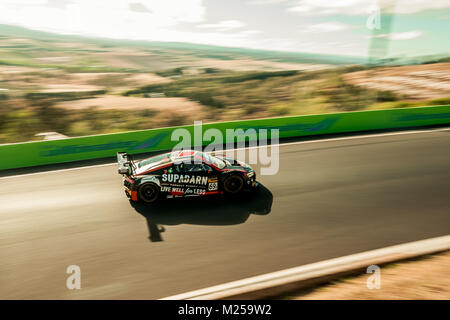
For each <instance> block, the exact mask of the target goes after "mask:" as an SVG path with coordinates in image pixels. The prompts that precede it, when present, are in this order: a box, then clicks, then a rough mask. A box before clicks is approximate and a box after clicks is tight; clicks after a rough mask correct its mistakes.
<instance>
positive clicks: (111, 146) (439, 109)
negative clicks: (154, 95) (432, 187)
mask: <svg viewBox="0 0 450 320" xmlns="http://www.w3.org/2000/svg"><path fill="white" fill-rule="evenodd" d="M439 124H450V106H433V107H418V108H404V109H391V110H376V111H358V112H345V113H334V114H321V115H309V116H296V117H281V118H266V119H257V120H242V121H231V122H221V123H208V124H203V128H202V129H203V132H204V131H205V130H207V129H210V128H216V129H219V130H220V131H221V132H222V134H223V135H224V136H225V134H226V131H225V130H226V129H238V128H241V129H243V130H247V129H249V128H254V129H256V130H257V131H258V130H259V129H268V131H270V129H278V130H279V137H280V138H288V137H301V136H311V135H321V134H332V133H345V132H356V131H368V130H379V129H394V128H406V127H419V126H429V125H439ZM176 128H185V129H187V130H188V131H189V132H190V133H191V135H192V136H193V132H194V126H193V125H189V126H180V127H171V128H161V129H150V130H141V131H132V132H124V133H114V134H103V135H95V136H86V137H77V138H68V139H62V140H53V141H36V142H25V143H15V144H5V145H0V159H1V160H0V161H1V162H0V170H5V169H13V168H21V167H31V166H38V165H45V164H55V163H63V162H71V161H78V160H88V159H96V158H105V157H111V156H115V154H116V152H117V151H126V152H129V153H131V154H138V153H144V152H150V151H160V150H170V149H172V148H173V147H174V146H175V145H176V144H177V143H178V141H172V140H171V134H172V131H173V130H174V129H176ZM207 144H209V141H205V142H204V145H207Z"/></svg>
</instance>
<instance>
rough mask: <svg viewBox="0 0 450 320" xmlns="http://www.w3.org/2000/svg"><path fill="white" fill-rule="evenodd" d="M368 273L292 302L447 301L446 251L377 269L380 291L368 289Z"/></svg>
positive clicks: (449, 259) (449, 267) (449, 257)
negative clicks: (379, 270) (378, 271)
mask: <svg viewBox="0 0 450 320" xmlns="http://www.w3.org/2000/svg"><path fill="white" fill-rule="evenodd" d="M371 275H372V274H364V275H361V276H358V277H354V278H348V279H343V280H340V281H338V282H337V283H334V284H331V285H328V286H324V287H320V288H318V289H316V290H314V291H313V292H311V293H308V294H306V295H300V296H296V297H294V298H293V299H296V300H384V299H387V300H399V299H401V300H404V299H407V300H429V299H431V300H447V299H450V252H446V253H442V254H438V255H435V256H431V257H426V258H423V259H420V260H415V261H407V262H402V263H398V264H392V265H388V266H385V267H382V268H381V274H380V275H381V278H380V280H381V281H380V289H372V290H370V289H368V288H367V285H366V282H367V280H368V278H369V277H370V276H371Z"/></svg>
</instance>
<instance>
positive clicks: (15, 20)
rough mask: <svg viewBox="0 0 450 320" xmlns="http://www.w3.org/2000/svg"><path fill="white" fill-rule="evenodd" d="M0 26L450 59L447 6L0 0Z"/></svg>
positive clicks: (369, 0)
mask: <svg viewBox="0 0 450 320" xmlns="http://www.w3.org/2000/svg"><path fill="white" fill-rule="evenodd" d="M378 12H380V13H381V14H382V17H392V19H391V20H390V21H391V24H390V28H387V26H389V24H387V23H385V22H386V21H388V20H385V19H383V18H382V19H381V20H377V13H378ZM377 21H380V23H378V22H377ZM0 24H10V25H17V26H22V27H27V28H30V29H35V30H42V31H50V32H56V33H63V34H77V35H85V36H96V37H105V38H115V39H132V40H152V41H177V42H190V43H202V44H211V45H219V46H230V47H245V48H255V49H268V50H281V51H294V52H308V53H322V54H338V55H351V56H360V57H365V56H367V55H368V52H369V49H368V48H369V45H370V42H371V41H373V40H376V39H384V40H389V47H388V51H387V52H386V53H385V54H386V55H387V56H395V57H402V56H421V55H432V54H450V41H449V40H450V36H449V30H450V0H433V1H426V0H392V1H388V0H334V1H333V0H0Z"/></svg>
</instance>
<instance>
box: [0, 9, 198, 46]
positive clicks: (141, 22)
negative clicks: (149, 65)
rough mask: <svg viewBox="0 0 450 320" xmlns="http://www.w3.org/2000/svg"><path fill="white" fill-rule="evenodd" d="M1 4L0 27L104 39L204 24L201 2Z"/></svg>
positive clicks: (151, 33) (149, 33)
mask: <svg viewBox="0 0 450 320" xmlns="http://www.w3.org/2000/svg"><path fill="white" fill-rule="evenodd" d="M55 3H56V2H55V1H51V2H48V1H47V0H1V1H0V23H3V24H13V25H21V26H25V27H29V28H33V29H40V30H45V31H55V32H59V33H74V34H82V35H96V36H104V37H116V38H117V37H119V38H120V37H124V38H127V37H131V38H132V37H134V36H135V35H136V34H140V35H142V34H146V35H147V37H148V36H149V35H153V34H156V33H158V32H162V29H164V28H168V27H174V26H176V25H178V24H180V23H199V22H203V21H204V20H205V14H206V9H205V6H204V5H203V0H189V1H186V0H165V1H160V0H114V1H108V0H95V1H92V0H70V1H69V0H64V1H61V2H60V3H59V5H55Z"/></svg>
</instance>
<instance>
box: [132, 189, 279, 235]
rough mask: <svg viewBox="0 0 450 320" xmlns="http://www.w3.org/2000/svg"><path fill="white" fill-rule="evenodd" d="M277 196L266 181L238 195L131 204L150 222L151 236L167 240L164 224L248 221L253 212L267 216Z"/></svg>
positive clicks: (233, 223) (212, 224)
mask: <svg viewBox="0 0 450 320" xmlns="http://www.w3.org/2000/svg"><path fill="white" fill-rule="evenodd" d="M272 201H273V196H272V193H271V192H270V190H269V189H267V188H266V187H264V186H263V185H262V184H260V185H259V187H258V188H257V189H256V190H254V191H253V192H248V193H243V194H242V195H239V196H235V197H225V196H222V195H220V196H205V197H195V198H194V197H193V198H176V199H167V200H161V201H158V202H156V203H153V204H144V203H140V202H138V203H135V202H134V201H130V204H131V206H132V207H133V208H134V209H135V210H136V211H137V212H138V213H140V214H141V215H142V216H144V217H145V219H146V221H147V226H148V230H149V234H150V236H149V239H150V241H152V242H157V241H163V238H162V236H161V233H162V232H165V227H164V226H173V225H180V224H194V225H209V226H226V225H236V224H241V223H244V222H245V221H247V219H248V217H249V216H250V215H251V214H256V215H267V214H269V213H270V210H271V208H272Z"/></svg>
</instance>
